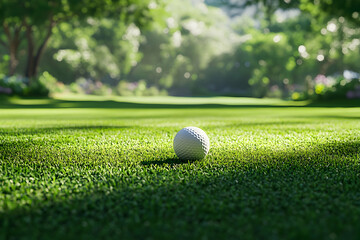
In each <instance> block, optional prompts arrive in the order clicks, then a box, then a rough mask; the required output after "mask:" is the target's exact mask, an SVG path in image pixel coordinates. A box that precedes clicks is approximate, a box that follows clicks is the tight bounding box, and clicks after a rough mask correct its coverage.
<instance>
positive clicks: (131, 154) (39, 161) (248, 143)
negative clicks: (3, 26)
mask: <svg viewBox="0 0 360 240" xmlns="http://www.w3.org/2000/svg"><path fill="white" fill-rule="evenodd" d="M107 99H108V98H98V101H91V100H89V99H88V100H85V99H83V100H82V101H74V100H69V101H65V100H62V101H61V100H54V99H32V100H22V99H10V100H11V101H13V103H14V104H13V105H4V102H1V103H0V108H4V107H7V108H12V109H0V126H1V128H0V169H1V171H0V192H1V194H0V212H1V214H0V235H1V236H3V238H14V239H23V238H26V239H50V238H51V239H55V240H56V239H65V238H66V239H108V238H117V239H135V238H136V239H145V238H152V239H268V238H273V239H288V238H291V239H327V238H332V237H334V236H335V238H336V239H347V240H348V239H350V240H352V239H354V240H355V239H358V238H359V236H360V232H359V229H360V224H359V221H358V216H359V215H360V206H359V204H358V201H359V197H358V196H359V171H360V167H359V161H358V157H359V153H358V150H359V147H360V146H359V145H360V144H359V142H360V137H359V136H360V131H359V129H360V123H359V121H358V118H359V117H360V115H359V109H358V108H349V107H347V108H328V107H315V108H312V107H301V108H294V105H293V104H294V103H286V102H282V101H280V100H262V99H238V98H215V99H214V98H208V99H204V98H200V99H199V98H195V99H193V98H192V99H185V98H170V97H168V98H158V99H157V100H149V99H148V98H147V99H142V102H139V101H140V100H139V98H135V99H134V98H133V101H129V100H128V101H126V102H124V99H123V98H122V100H121V102H113V101H107ZM153 101H158V103H157V104H156V103H154V102H153ZM186 102H190V103H191V104H194V102H195V103H199V102H201V104H197V105H196V106H193V105H189V104H186ZM275 102H276V103H277V104H281V105H282V106H287V107H285V108H283V107H276V106H274V104H275ZM214 103H218V104H217V105H216V104H214ZM219 103H221V104H220V105H219ZM357 104H358V102H357ZM249 105H253V107H251V108H249ZM51 106H58V107H60V108H54V109H51ZM234 106H235V107H234ZM260 106H263V107H260ZM345 106H346V105H345ZM189 125H195V126H198V127H201V128H202V129H204V130H205V132H206V133H207V134H208V136H209V138H210V141H211V149H210V152H209V155H208V156H207V157H206V158H205V159H204V160H201V161H194V162H188V161H180V160H178V159H177V158H176V156H175V154H174V152H173V149H172V140H173V138H174V136H175V134H176V132H177V131H179V130H180V129H181V128H182V127H185V126H189Z"/></svg>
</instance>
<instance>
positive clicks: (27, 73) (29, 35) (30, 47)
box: [25, 25, 35, 81]
mask: <svg viewBox="0 0 360 240" xmlns="http://www.w3.org/2000/svg"><path fill="white" fill-rule="evenodd" d="M26 39H27V43H28V50H27V51H28V57H27V63H26V69H25V77H27V78H28V79H29V81H30V79H31V78H32V77H33V76H34V74H33V72H32V70H33V65H34V57H33V56H34V48H35V47H34V38H33V33H32V27H31V26H30V25H26Z"/></svg>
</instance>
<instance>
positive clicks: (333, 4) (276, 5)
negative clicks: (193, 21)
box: [205, 0, 360, 23]
mask: <svg viewBox="0 0 360 240" xmlns="http://www.w3.org/2000/svg"><path fill="white" fill-rule="evenodd" d="M205 2H206V3H208V4H210V5H215V6H221V7H225V8H227V9H244V8H245V7H247V6H250V5H259V4H260V5H261V6H263V7H264V8H265V14H266V18H267V19H268V20H269V19H270V17H271V15H272V14H273V13H274V12H275V11H276V10H277V9H290V8H300V9H301V10H303V11H307V12H310V13H311V14H312V15H314V16H319V15H331V16H335V17H345V18H347V19H349V20H351V21H354V22H356V23H359V22H360V18H359V12H360V3H359V1H354V0H327V1H321V0H320V1H319V0H275V1H274V0H206V1H205Z"/></svg>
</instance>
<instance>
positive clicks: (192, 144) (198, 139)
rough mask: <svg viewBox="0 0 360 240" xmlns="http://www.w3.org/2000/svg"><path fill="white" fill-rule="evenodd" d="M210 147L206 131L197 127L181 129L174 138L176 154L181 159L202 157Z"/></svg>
mask: <svg viewBox="0 0 360 240" xmlns="http://www.w3.org/2000/svg"><path fill="white" fill-rule="evenodd" d="M209 149H210V141H209V138H208V136H207V135H206V133H205V132H204V131H203V130H201V129H200V128H197V127H186V128H183V129H181V130H180V131H179V132H178V133H177V134H176V136H175V138H174V150H175V153H176V155H177V156H178V157H179V158H180V159H183V160H199V159H203V158H204V157H205V156H206V154H207V153H208V152H209Z"/></svg>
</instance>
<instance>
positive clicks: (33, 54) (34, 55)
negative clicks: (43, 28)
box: [25, 19, 55, 81]
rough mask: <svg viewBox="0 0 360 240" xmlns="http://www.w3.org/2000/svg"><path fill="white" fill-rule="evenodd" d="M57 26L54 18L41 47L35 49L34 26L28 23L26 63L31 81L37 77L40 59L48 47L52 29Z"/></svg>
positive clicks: (27, 73)
mask: <svg viewBox="0 0 360 240" xmlns="http://www.w3.org/2000/svg"><path fill="white" fill-rule="evenodd" d="M54 26H55V21H53V20H52V19H51V20H50V25H49V28H48V31H47V33H46V36H45V38H44V40H43V42H42V43H41V45H40V47H39V48H38V50H37V51H35V43H34V37H33V32H32V26H30V25H26V37H27V42H28V59H27V64H26V70H25V76H26V77H27V78H28V79H29V81H31V79H32V78H34V77H36V75H37V71H38V67H39V63H40V59H41V57H42V55H43V53H44V50H45V48H46V45H47V43H48V41H49V39H50V36H51V34H52V29H53V27H54Z"/></svg>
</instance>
